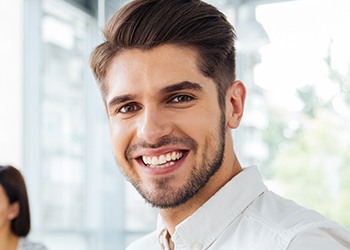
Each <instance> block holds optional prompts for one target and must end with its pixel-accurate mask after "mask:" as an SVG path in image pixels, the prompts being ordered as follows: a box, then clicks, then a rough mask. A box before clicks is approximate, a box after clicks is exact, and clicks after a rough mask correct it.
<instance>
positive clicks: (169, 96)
mask: <svg viewBox="0 0 350 250" xmlns="http://www.w3.org/2000/svg"><path fill="white" fill-rule="evenodd" d="M196 56H197V55H196V53H195V52H194V51H193V50H190V49H185V48H180V47H177V46H174V45H163V46H159V47H156V48H154V49H151V50H139V49H128V50H124V51H122V52H121V53H120V54H118V55H117V56H116V57H115V58H114V60H113V61H112V63H111V65H110V67H109V68H108V72H107V77H106V84H107V89H108V90H107V94H106V96H105V102H106V108H107V112H108V117H109V126H110V134H111V139H112V146H113V151H114V156H115V160H116V162H117V164H118V165H119V167H120V168H121V170H122V172H123V173H124V175H125V176H126V178H127V179H128V180H129V181H130V182H131V183H132V184H133V185H134V186H135V187H136V189H137V190H138V191H139V192H140V194H141V195H142V196H143V197H144V198H145V199H146V200H147V201H148V202H150V203H151V204H153V205H154V206H156V207H160V208H170V207H176V206H178V205H180V204H183V203H185V202H186V201H188V200H189V199H191V198H192V197H193V196H194V195H196V194H197V193H198V191H199V190H201V189H205V188H208V189H209V188H210V187H206V183H207V182H208V180H209V179H211V180H212V179H213V178H214V179H215V178H220V177H219V176H218V177H216V176H217V174H215V173H216V172H217V171H220V167H221V165H222V164H223V163H224V162H223V159H226V158H229V159H231V158H230V157H225V154H226V153H225V143H226V142H227V140H228V139H227V138H229V137H228V136H227V129H226V119H225V112H224V111H223V110H220V107H219V104H218V94H217V88H216V85H215V83H214V81H213V80H212V79H210V78H208V77H205V76H204V75H203V74H202V73H201V72H200V70H199V69H198V66H197V58H196ZM217 181H220V180H219V179H218V180H217Z"/></svg>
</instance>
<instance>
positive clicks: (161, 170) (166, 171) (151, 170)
mask: <svg viewBox="0 0 350 250" xmlns="http://www.w3.org/2000/svg"><path fill="white" fill-rule="evenodd" d="M187 155H188V152H184V154H183V156H182V158H181V159H180V160H178V161H177V162H175V164H174V165H171V166H169V167H166V168H150V167H147V166H145V165H144V164H143V163H142V161H141V163H139V164H140V165H141V167H142V170H143V171H145V172H147V173H149V174H152V175H165V174H169V173H172V172H174V171H175V170H177V169H178V168H180V167H181V165H182V163H183V162H184V161H185V158H186V157H187Z"/></svg>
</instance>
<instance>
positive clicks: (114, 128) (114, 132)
mask: <svg viewBox="0 0 350 250" xmlns="http://www.w3.org/2000/svg"><path fill="white" fill-rule="evenodd" d="M129 131H130V127H128V126H126V125H124V126H123V125H122V124H116V123H115V122H113V121H112V120H110V122H109V133H110V137H111V142H112V147H113V152H114V155H115V156H116V157H118V158H120V157H121V156H122V155H124V153H125V150H126V148H127V147H128V145H129V141H130V140H129V138H130V135H129V134H130V132H129Z"/></svg>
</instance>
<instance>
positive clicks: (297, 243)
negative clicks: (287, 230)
mask: <svg viewBox="0 0 350 250" xmlns="http://www.w3.org/2000/svg"><path fill="white" fill-rule="evenodd" d="M287 249H288V250H308V249H318V250H328V249H337V250H346V249H350V231H349V230H347V229H346V228H343V227H341V226H340V225H338V224H336V223H335V222H331V221H325V222H324V223H319V224H318V225H317V226H314V227H312V226H311V227H309V228H307V229H305V230H303V231H301V232H300V233H299V234H297V235H296V236H295V237H294V238H293V239H292V240H291V242H290V244H289V246H288V248H287Z"/></svg>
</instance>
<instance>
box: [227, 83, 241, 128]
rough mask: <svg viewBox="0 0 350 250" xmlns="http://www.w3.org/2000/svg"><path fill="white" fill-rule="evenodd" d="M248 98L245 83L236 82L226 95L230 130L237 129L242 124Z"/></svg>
mask: <svg viewBox="0 0 350 250" xmlns="http://www.w3.org/2000/svg"><path fill="white" fill-rule="evenodd" d="M245 97H246V88H245V86H244V84H243V82H241V81H239V80H236V81H234V82H233V83H232V85H231V86H230V87H229V89H228V91H227V93H226V121H227V126H228V127H229V128H233V129H235V128H237V127H238V126H239V124H240V122H241V119H242V116H243V110H244V102H245Z"/></svg>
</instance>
